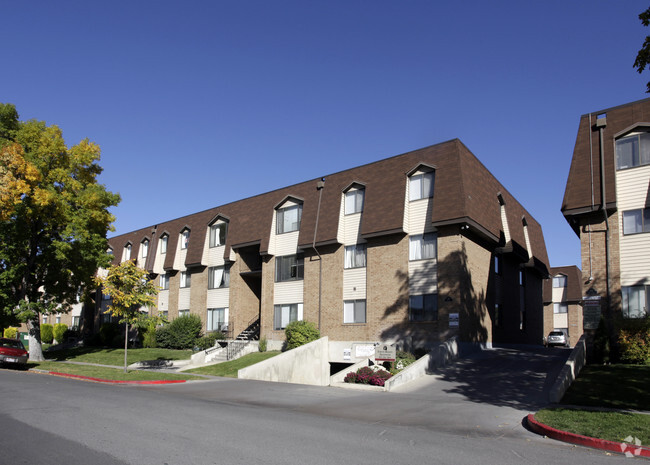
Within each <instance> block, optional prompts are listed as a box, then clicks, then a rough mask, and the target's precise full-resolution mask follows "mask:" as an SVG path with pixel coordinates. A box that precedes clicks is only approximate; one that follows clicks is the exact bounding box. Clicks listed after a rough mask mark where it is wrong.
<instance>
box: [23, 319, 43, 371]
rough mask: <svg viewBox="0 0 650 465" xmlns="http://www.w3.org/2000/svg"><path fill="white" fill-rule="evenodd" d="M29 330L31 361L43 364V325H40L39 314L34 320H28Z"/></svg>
mask: <svg viewBox="0 0 650 465" xmlns="http://www.w3.org/2000/svg"><path fill="white" fill-rule="evenodd" d="M27 330H28V334H29V336H28V337H29V347H28V349H27V350H28V351H29V359H30V360H32V361H34V362H42V361H43V360H45V357H43V347H42V346H41V325H40V323H39V318H38V314H37V315H36V318H35V319H33V320H27Z"/></svg>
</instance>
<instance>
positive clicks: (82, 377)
mask: <svg viewBox="0 0 650 465" xmlns="http://www.w3.org/2000/svg"><path fill="white" fill-rule="evenodd" d="M48 373H49V374H50V375H54V376H61V377H63V378H75V379H82V380H85V381H94V382H96V383H108V384H174V383H184V382H185V381H187V380H186V379H169V380H151V381H146V380H143V381H119V380H111V379H101V378H91V377H89V376H81V375H71V374H70V373H58V372H56V371H49V372H48Z"/></svg>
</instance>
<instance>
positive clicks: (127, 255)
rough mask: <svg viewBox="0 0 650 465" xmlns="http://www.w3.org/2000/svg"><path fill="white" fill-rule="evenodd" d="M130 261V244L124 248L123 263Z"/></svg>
mask: <svg viewBox="0 0 650 465" xmlns="http://www.w3.org/2000/svg"><path fill="white" fill-rule="evenodd" d="M127 260H131V244H126V245H125V246H124V261H127Z"/></svg>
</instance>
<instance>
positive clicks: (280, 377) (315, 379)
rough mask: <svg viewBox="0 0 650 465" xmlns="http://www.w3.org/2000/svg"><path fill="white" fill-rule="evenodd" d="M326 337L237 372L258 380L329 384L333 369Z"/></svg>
mask: <svg viewBox="0 0 650 465" xmlns="http://www.w3.org/2000/svg"><path fill="white" fill-rule="evenodd" d="M328 346H329V341H328V338H327V337H323V338H321V339H319V340H317V341H313V342H310V343H309V344H305V345H304V346H300V347H297V348H295V349H292V350H289V351H287V352H284V353H282V354H280V355H277V356H275V357H272V358H270V359H268V360H265V361H263V362H260V363H256V364H255V365H251V366H249V367H246V368H242V369H241V370H239V372H238V377H239V378H241V379H257V380H261V381H275V382H280V383H296V384H311V385H315V386H328V385H329V382H330V371H329V370H330V368H329V362H328V353H329V350H328Z"/></svg>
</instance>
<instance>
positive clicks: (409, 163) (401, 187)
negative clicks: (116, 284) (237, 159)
mask: <svg viewBox="0 0 650 465" xmlns="http://www.w3.org/2000/svg"><path fill="white" fill-rule="evenodd" d="M419 164H426V165H428V166H432V167H434V168H435V169H436V177H435V185H434V197H433V212H432V218H431V220H432V223H433V224H434V225H443V224H450V223H460V224H465V223H470V224H471V225H473V226H474V227H475V228H477V229H478V230H479V231H478V232H480V233H481V234H482V235H483V236H484V237H486V238H488V240H492V241H494V243H495V246H496V245H499V244H498V241H499V239H500V238H501V237H502V236H503V233H502V227H501V215H500V209H499V203H498V201H497V194H498V193H501V194H502V195H503V196H504V199H505V201H506V211H507V214H508V223H509V226H510V231H511V236H512V240H513V241H515V242H516V243H517V244H519V245H520V246H522V247H524V248H525V239H524V233H523V227H522V224H521V221H522V217H524V216H525V217H526V219H527V223H528V228H529V235H530V239H531V245H532V249H533V255H534V256H535V257H536V258H537V259H538V260H539V261H540V262H541V263H543V264H545V265H546V266H548V257H547V254H546V246H545V242H544V236H543V233H542V229H541V226H540V225H539V224H538V223H537V222H536V221H535V220H534V218H533V217H532V216H531V215H530V214H529V213H528V212H526V210H525V209H524V208H523V207H522V206H521V205H520V204H519V203H518V202H517V201H516V200H515V199H514V197H512V196H511V195H510V194H509V193H508V191H507V190H506V189H505V188H504V187H503V186H502V185H501V184H500V183H499V182H498V181H497V180H496V178H495V177H494V176H493V175H492V174H491V173H490V172H489V171H488V170H487V169H486V168H485V166H484V165H483V164H482V163H481V162H480V161H479V160H478V159H477V158H476V157H475V156H474V155H473V154H472V153H471V152H470V151H469V150H468V149H467V147H465V145H463V143H462V142H460V141H459V140H458V139H454V140H451V141H448V142H443V143H440V144H437V145H433V146H430V147H425V148H423V149H419V150H415V151H412V152H408V153H404V154H401V155H397V156H394V157H391V158H388V159H385V160H380V161H377V162H374V163H370V164H367V165H363V166H359V167H356V168H352V169H349V170H345V171H341V172H338V173H334V174H331V175H328V176H326V178H325V187H324V189H323V190H322V201H321V210H320V218H319V223H318V233H317V237H316V243H317V244H324V243H330V242H335V241H336V234H337V231H338V220H339V212H340V201H341V193H342V192H343V190H344V189H345V188H347V187H349V186H350V184H351V183H352V182H359V183H362V184H363V185H364V186H365V189H366V193H365V204H364V212H363V219H362V225H361V234H362V236H367V237H370V236H374V235H381V234H390V233H394V232H402V231H403V218H404V201H405V192H406V182H407V177H406V175H407V173H408V172H409V171H411V170H412V169H414V168H416V167H417V166H418V165H419ZM319 180H320V178H317V179H312V180H309V181H306V182H303V183H300V184H295V185H293V186H288V187H284V188H281V189H277V190H275V191H272V192H268V193H265V194H261V195H257V196H254V197H250V198H247V199H243V200H239V201H236V202H232V203H229V204H226V205H222V206H219V207H215V208H212V209H209V210H205V211H202V212H199V213H195V214H192V215H188V216H184V217H182V218H177V219H175V220H171V221H168V222H165V223H161V224H159V225H157V231H158V233H157V234H156V236H155V237H154V240H153V241H152V243H151V246H150V247H151V248H150V250H151V253H155V250H156V248H157V239H158V237H159V236H160V235H161V234H162V232H163V231H167V232H168V233H169V243H168V248H167V256H166V257H165V263H164V268H165V269H171V268H172V267H173V263H174V254H175V251H176V244H177V241H178V236H179V234H180V232H181V231H182V230H183V228H185V227H189V228H190V229H191V236H190V243H189V246H188V250H187V256H186V262H185V265H186V266H194V265H199V264H200V262H201V257H202V252H203V245H204V242H205V235H206V233H207V225H208V224H209V223H210V221H211V220H213V219H214V218H215V216H216V215H218V214H221V215H224V216H226V217H228V218H229V225H228V235H227V238H226V252H225V253H226V256H228V255H229V251H230V248H232V247H235V248H236V247H239V246H243V245H247V244H253V243H259V244H260V253H262V254H264V253H267V251H268V245H269V238H270V233H271V224H272V220H273V214H274V210H273V209H274V207H275V206H276V205H277V204H278V203H279V202H281V201H282V200H284V199H285V198H286V197H287V196H292V197H297V198H300V199H303V213H302V221H301V226H300V233H299V238H298V245H299V247H302V248H308V247H310V246H311V244H312V242H313V240H314V229H315V225H316V215H317V206H318V196H319V191H318V190H317V188H316V186H317V182H318V181H319ZM152 229H153V227H147V228H143V229H140V230H138V231H134V232H131V233H127V234H123V235H120V236H116V237H113V238H111V239H109V242H110V244H111V246H112V247H113V248H114V250H115V251H116V257H117V258H119V257H121V254H120V255H118V253H117V250H118V249H119V250H120V251H121V248H120V247H122V246H123V244H124V243H126V241H127V240H131V241H132V242H133V243H134V244H136V243H139V242H140V241H141V240H142V238H143V237H144V236H145V235H149V236H151V232H152ZM500 245H504V244H500Z"/></svg>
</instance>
